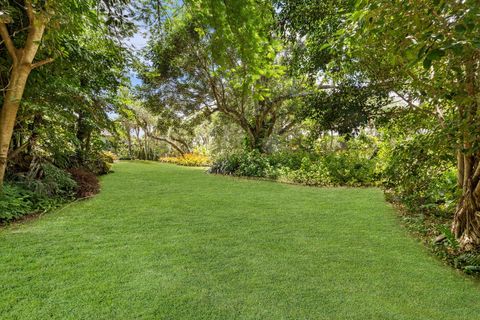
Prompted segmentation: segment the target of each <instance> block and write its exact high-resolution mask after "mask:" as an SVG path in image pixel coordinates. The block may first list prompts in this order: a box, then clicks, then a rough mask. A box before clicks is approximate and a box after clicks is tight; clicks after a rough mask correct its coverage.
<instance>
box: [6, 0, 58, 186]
mask: <svg viewBox="0 0 480 320" xmlns="http://www.w3.org/2000/svg"><path fill="white" fill-rule="evenodd" d="M25 6H26V13H27V16H28V18H29V29H28V35H27V38H26V40H25V44H24V47H23V48H16V47H15V45H14V43H13V41H12V39H11V37H10V34H9V31H8V28H7V23H10V22H11V21H9V20H8V19H3V20H0V36H1V38H2V40H3V42H4V45H5V47H6V48H7V51H8V54H9V55H10V58H11V59H12V71H11V73H10V76H9V84H8V86H7V88H6V95H5V98H4V100H3V105H2V110H1V111H0V193H1V192H2V191H3V181H4V178H5V171H6V168H7V160H8V151H9V148H10V141H11V139H12V135H13V128H14V126H15V121H16V119H17V112H18V108H19V107H20V102H21V101H22V97H23V93H24V91H25V86H26V84H27V80H28V77H29V75H30V72H31V71H32V70H33V69H35V68H37V67H40V66H42V65H44V64H47V63H49V62H51V61H52V59H47V60H44V61H40V62H37V63H33V61H34V59H35V56H36V55H37V51H38V48H39V46H40V42H41V41H42V38H43V34H44V31H45V26H46V24H47V22H48V18H47V17H46V16H44V15H43V14H41V13H36V12H34V10H33V6H32V3H31V1H28V0H27V1H25Z"/></svg>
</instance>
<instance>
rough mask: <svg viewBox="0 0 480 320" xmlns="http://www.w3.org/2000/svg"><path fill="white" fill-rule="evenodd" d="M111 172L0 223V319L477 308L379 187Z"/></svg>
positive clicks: (460, 315)
mask: <svg viewBox="0 0 480 320" xmlns="http://www.w3.org/2000/svg"><path fill="white" fill-rule="evenodd" d="M114 169H115V173H114V174H111V175H108V176H106V177H104V178H103V180H102V185H103V188H102V192H101V193H100V194H99V195H98V196H96V197H95V198H93V199H91V200H87V201H83V202H79V203H76V204H73V205H71V206H69V207H66V208H64V209H63V210H60V211H57V212H52V213H50V214H48V215H45V216H43V217H41V218H40V219H37V220H34V221H29V222H26V223H24V224H21V225H20V224H16V225H13V226H10V227H8V228H4V229H3V230H1V231H0V270H1V271H0V295H1V298H0V318H1V319H362V320H365V319H415V320H418V319H473V318H475V316H477V317H480V285H479V284H478V283H475V282H474V281H472V280H471V279H468V278H466V277H464V276H462V275H460V274H458V273H457V272H455V271H454V270H452V269H450V268H448V267H446V266H444V265H442V264H441V262H439V261H437V260H436V259H435V258H433V257H431V256H429V254H428V253H427V251H426V250H425V249H424V248H423V247H422V245H420V244H419V243H417V242H416V241H415V240H414V239H412V238H411V237H410V236H409V235H408V233H407V232H406V231H405V230H404V228H402V227H401V226H400V224H399V222H398V220H397V218H396V215H395V213H394V211H393V209H392V208H391V207H390V206H389V205H388V204H386V203H385V201H384V199H383V195H382V192H381V191H380V190H378V189H374V188H361V189H353V188H311V187H302V186H293V185H286V184H279V183H273V182H265V181H255V180H245V179H236V178H230V177H223V176H213V175H207V174H205V173H204V172H203V170H202V169H198V168H185V167H177V166H174V165H167V164H158V163H141V162H122V163H119V164H117V165H115V167H114Z"/></svg>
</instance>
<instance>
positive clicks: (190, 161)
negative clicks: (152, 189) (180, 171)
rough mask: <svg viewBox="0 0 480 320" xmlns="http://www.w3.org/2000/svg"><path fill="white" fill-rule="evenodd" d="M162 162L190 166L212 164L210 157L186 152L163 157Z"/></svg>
mask: <svg viewBox="0 0 480 320" xmlns="http://www.w3.org/2000/svg"><path fill="white" fill-rule="evenodd" d="M159 160H160V161H161V162H165V163H173V164H178V165H181V166H188V167H206V166H208V165H209V164H210V158H209V157H207V156H205V155H202V154H198V153H186V154H184V155H183V156H178V157H162V158H160V159H159Z"/></svg>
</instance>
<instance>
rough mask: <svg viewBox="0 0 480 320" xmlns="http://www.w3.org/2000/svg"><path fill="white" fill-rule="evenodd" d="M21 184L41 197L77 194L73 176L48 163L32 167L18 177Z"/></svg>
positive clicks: (36, 164)
mask: <svg viewBox="0 0 480 320" xmlns="http://www.w3.org/2000/svg"><path fill="white" fill-rule="evenodd" d="M17 179H18V180H19V184H20V185H22V186H23V187H24V188H26V189H28V190H30V191H32V192H33V193H34V194H36V195H38V196H40V197H67V198H68V197H71V196H73V194H74V193H75V189H76V186H77V185H76V182H75V181H74V180H73V179H72V177H71V175H70V174H69V173H68V172H67V171H65V170H62V169H60V168H58V167H56V166H54V165H53V164H51V163H49V162H46V161H38V162H35V163H33V164H32V165H31V168H30V171H29V172H28V173H26V174H20V175H17Z"/></svg>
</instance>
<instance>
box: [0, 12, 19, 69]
mask: <svg viewBox="0 0 480 320" xmlns="http://www.w3.org/2000/svg"><path fill="white" fill-rule="evenodd" d="M0 36H2V39H3V41H4V42H5V46H6V47H7V50H8V54H9V55H10V56H11V57H12V60H13V63H14V64H17V63H18V57H17V49H16V48H15V45H14V44H13V41H12V38H10V35H9V33H8V29H7V25H6V24H5V22H3V21H2V22H0Z"/></svg>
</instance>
